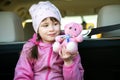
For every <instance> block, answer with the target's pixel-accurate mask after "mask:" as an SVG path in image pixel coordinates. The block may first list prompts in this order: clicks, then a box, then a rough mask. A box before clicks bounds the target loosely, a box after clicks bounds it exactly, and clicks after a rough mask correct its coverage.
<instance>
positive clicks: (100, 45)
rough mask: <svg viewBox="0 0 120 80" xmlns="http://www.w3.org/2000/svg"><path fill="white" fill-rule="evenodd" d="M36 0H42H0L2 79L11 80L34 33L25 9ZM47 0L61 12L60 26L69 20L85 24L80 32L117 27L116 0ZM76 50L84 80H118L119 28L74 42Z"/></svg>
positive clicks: (118, 10)
mask: <svg viewBox="0 0 120 80" xmlns="http://www.w3.org/2000/svg"><path fill="white" fill-rule="evenodd" d="M39 1H46V0H33V1H30V0H0V64H1V65H0V77H1V79H3V80H13V78H14V70H15V66H16V63H17V60H18V59H19V55H20V52H21V50H22V47H23V45H24V43H25V42H26V41H27V40H28V39H30V38H31V37H32V35H33V33H34V30H33V27H32V21H31V17H30V15H29V12H28V9H29V7H30V6H31V5H32V4H34V3H37V2H39ZM49 1H51V2H52V3H53V4H55V5H56V6H57V7H58V8H59V10H60V11H61V14H62V17H63V19H62V20H63V23H64V24H66V23H68V22H69V21H76V22H79V23H80V24H82V23H83V22H85V23H88V24H87V25H88V26H85V29H83V33H84V31H86V30H87V31H88V30H89V29H88V28H87V27H90V26H91V24H92V25H94V26H93V27H92V28H95V29H96V28H100V27H105V26H110V25H112V27H114V25H116V24H120V1H119V0H49ZM92 16H95V17H92ZM76 17H77V18H76ZM86 17H87V18H86ZM88 17H90V18H88ZM91 17H92V18H91ZM78 18H79V20H78ZM88 20H89V21H88ZM93 20H94V21H93ZM87 21H88V22H87ZM90 21H91V22H90ZM89 23H90V24H89ZM64 24H63V26H64ZM118 26H120V25H118ZM91 30H92V29H91ZM78 50H79V53H80V56H81V61H82V65H83V68H84V70H85V73H84V80H119V79H120V62H119V61H120V58H119V57H120V54H119V52H120V27H119V28H118V29H116V30H113V31H107V32H103V33H102V32H101V33H97V34H94V35H92V36H90V37H89V36H87V37H84V41H83V42H82V43H78Z"/></svg>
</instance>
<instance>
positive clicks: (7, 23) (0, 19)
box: [0, 12, 24, 42]
mask: <svg viewBox="0 0 120 80" xmlns="http://www.w3.org/2000/svg"><path fill="white" fill-rule="evenodd" d="M23 40H24V32H23V27H22V21H21V19H20V18H19V16H18V15H16V14H15V13H13V12H0V42H15V41H23Z"/></svg>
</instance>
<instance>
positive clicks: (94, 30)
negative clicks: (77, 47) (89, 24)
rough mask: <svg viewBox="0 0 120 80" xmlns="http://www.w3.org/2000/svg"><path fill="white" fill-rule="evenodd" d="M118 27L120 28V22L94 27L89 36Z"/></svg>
mask: <svg viewBox="0 0 120 80" xmlns="http://www.w3.org/2000/svg"><path fill="white" fill-rule="evenodd" d="M117 29H120V24H115V25H108V26H102V27H98V28H92V29H91V32H90V33H89V34H88V36H92V35H95V34H99V33H105V32H109V31H113V30H117Z"/></svg>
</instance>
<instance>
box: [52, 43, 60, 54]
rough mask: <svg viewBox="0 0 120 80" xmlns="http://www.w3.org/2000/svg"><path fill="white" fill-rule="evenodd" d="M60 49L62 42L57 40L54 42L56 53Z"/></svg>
mask: <svg viewBox="0 0 120 80" xmlns="http://www.w3.org/2000/svg"><path fill="white" fill-rule="evenodd" d="M59 50H60V43H59V42H55V43H54V44H53V51H54V52H56V53H58V52H59Z"/></svg>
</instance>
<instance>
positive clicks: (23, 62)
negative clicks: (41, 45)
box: [14, 43, 33, 80]
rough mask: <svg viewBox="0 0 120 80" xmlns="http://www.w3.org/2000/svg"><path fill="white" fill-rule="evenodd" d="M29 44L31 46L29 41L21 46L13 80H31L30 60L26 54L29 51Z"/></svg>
mask: <svg viewBox="0 0 120 80" xmlns="http://www.w3.org/2000/svg"><path fill="white" fill-rule="evenodd" d="M29 46H31V45H30V44H29V43H26V44H25V45H24V46H23V49H22V51H21V54H20V57H19V59H18V62H17V64H16V67H15V73H14V80H33V69H32V61H31V60H29V59H28V54H30V52H31V48H30V47H29Z"/></svg>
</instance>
